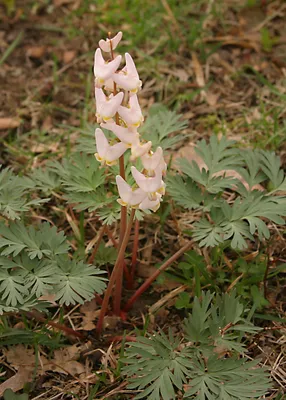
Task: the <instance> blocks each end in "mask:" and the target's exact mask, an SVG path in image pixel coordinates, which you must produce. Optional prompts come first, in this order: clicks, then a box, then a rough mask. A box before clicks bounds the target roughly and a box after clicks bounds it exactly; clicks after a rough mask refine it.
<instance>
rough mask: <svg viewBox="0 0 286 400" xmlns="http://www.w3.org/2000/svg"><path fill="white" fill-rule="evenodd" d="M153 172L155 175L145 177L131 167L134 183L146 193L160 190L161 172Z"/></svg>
mask: <svg viewBox="0 0 286 400" xmlns="http://www.w3.org/2000/svg"><path fill="white" fill-rule="evenodd" d="M154 172H155V175H154V176H152V177H150V176H145V175H144V174H142V173H141V172H139V171H138V169H137V168H136V167H134V166H132V167H131V173H132V176H133V178H134V180H135V182H136V183H137V185H138V186H139V187H140V189H142V190H144V192H146V193H155V192H157V191H158V190H159V189H161V188H162V172H161V171H160V170H158V169H156V170H155V171H154Z"/></svg>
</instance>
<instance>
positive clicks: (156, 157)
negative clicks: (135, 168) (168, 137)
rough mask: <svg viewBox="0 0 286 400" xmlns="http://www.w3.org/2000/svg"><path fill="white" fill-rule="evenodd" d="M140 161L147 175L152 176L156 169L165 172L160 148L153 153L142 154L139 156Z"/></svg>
mask: <svg viewBox="0 0 286 400" xmlns="http://www.w3.org/2000/svg"><path fill="white" fill-rule="evenodd" d="M141 161H142V164H143V167H144V168H145V170H146V172H147V174H148V175H151V174H153V172H154V170H155V169H156V168H158V167H160V168H161V169H162V172H165V170H166V163H165V161H164V158H163V150H162V147H157V150H156V151H155V153H153V152H152V151H151V152H148V153H145V154H143V155H142V156H141Z"/></svg>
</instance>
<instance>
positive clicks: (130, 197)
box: [116, 175, 147, 207]
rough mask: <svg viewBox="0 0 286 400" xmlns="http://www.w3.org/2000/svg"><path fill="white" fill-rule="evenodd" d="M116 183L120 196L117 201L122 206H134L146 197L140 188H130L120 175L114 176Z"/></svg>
mask: <svg viewBox="0 0 286 400" xmlns="http://www.w3.org/2000/svg"><path fill="white" fill-rule="evenodd" d="M116 183H117V188H118V192H119V196H120V197H121V199H119V200H117V201H118V203H119V204H121V205H122V206H123V207H126V206H131V207H136V206H138V205H139V204H140V203H141V202H142V201H143V200H144V199H145V198H146V197H147V194H146V193H145V192H144V191H143V190H142V189H140V188H139V189H135V190H132V188H131V186H129V185H128V183H127V182H126V181H125V180H124V179H123V178H122V177H121V176H120V175H117V176H116Z"/></svg>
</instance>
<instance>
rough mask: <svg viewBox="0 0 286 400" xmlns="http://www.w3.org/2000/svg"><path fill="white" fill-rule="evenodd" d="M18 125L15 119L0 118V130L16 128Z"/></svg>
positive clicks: (18, 122) (18, 121)
mask: <svg viewBox="0 0 286 400" xmlns="http://www.w3.org/2000/svg"><path fill="white" fill-rule="evenodd" d="M20 123H21V122H20V120H18V119H17V118H0V130H4V129H15V128H18V126H20Z"/></svg>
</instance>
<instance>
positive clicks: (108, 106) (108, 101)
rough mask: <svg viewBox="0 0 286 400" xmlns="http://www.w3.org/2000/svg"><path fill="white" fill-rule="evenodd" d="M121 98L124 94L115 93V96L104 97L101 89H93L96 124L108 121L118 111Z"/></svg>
mask: <svg viewBox="0 0 286 400" xmlns="http://www.w3.org/2000/svg"><path fill="white" fill-rule="evenodd" d="M123 97H124V94H123V93H122V92H119V93H117V94H116V95H115V96H113V95H112V94H111V95H110V96H109V97H106V96H105V94H104V92H103V90H102V89H99V88H95V100H96V117H97V122H102V121H105V122H106V121H108V120H110V119H111V118H112V117H113V116H114V115H115V114H116V112H117V111H118V108H119V106H120V104H121V103H122V100H123Z"/></svg>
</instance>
